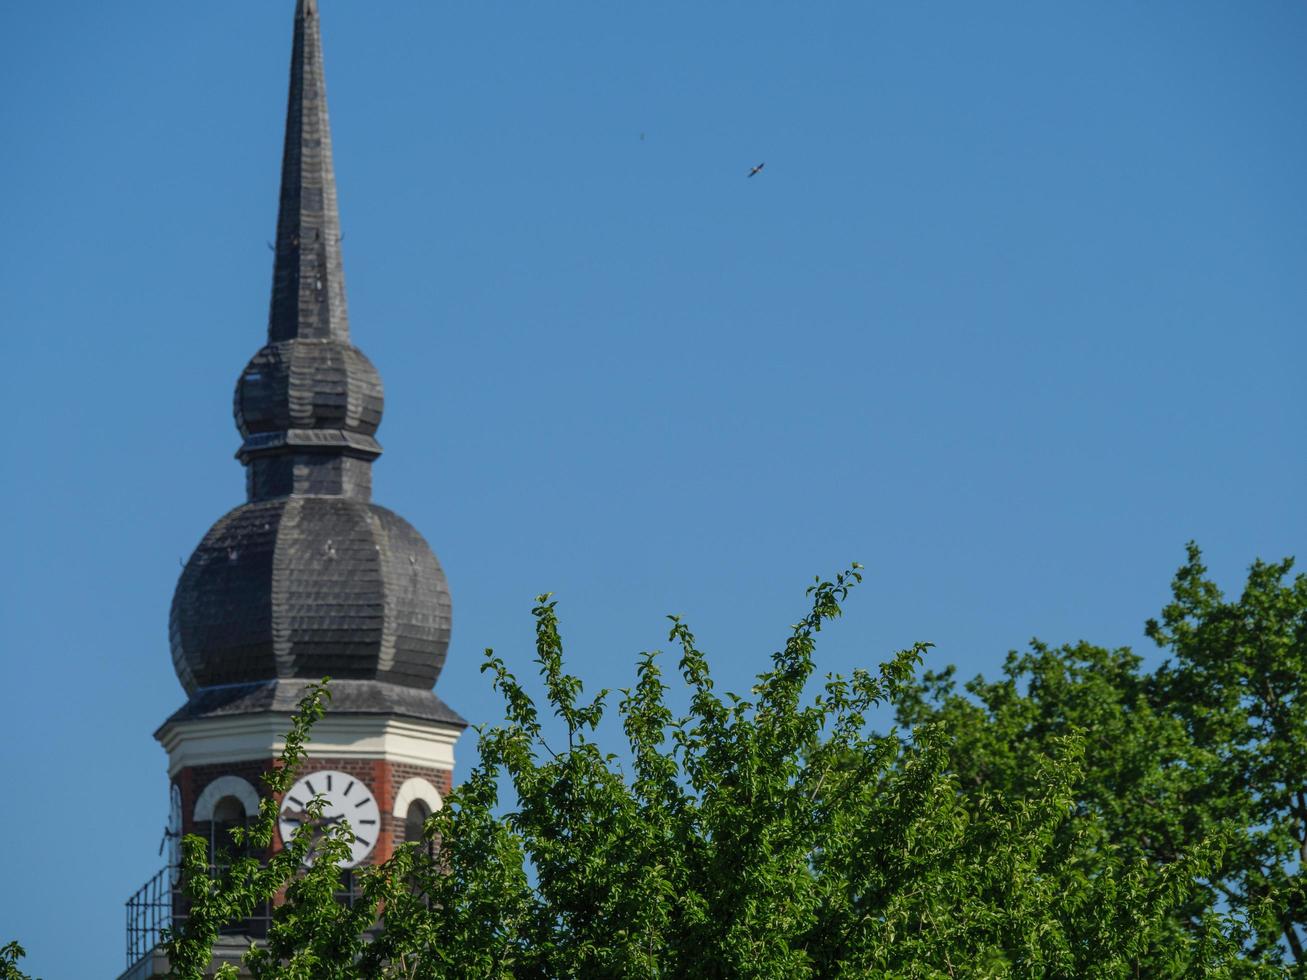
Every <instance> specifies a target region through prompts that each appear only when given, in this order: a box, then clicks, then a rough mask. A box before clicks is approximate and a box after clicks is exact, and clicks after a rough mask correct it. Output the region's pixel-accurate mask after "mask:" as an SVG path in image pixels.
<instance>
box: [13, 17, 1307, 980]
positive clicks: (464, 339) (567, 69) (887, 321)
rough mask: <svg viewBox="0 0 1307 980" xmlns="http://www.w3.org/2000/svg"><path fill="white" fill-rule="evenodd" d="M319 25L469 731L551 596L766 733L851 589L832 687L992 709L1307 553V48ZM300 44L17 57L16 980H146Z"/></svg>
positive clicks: (1173, 38)
mask: <svg viewBox="0 0 1307 980" xmlns="http://www.w3.org/2000/svg"><path fill="white" fill-rule="evenodd" d="M321 8H322V17H323V31H324V41H325V46H326V56H327V69H328V78H329V91H330V97H331V109H332V118H333V128H334V136H335V143H336V166H337V176H338V179H339V182H340V201H341V209H342V224H343V228H344V233H345V242H344V252H345V263H346V274H347V283H348V288H349V296H350V310H351V319H352V326H353V332H354V340H355V343H357V344H358V345H359V346H360V347H361V348H362V349H363V350H364V351H365V352H366V353H367V354H368V355H369V356H370V357H371V359H372V360H373V361H374V362H375V363H376V365H377V366H378V368H379V369H380V371H381V374H382V377H383V379H384V380H385V383H386V390H387V407H386V417H385V420H384V422H383V424H382V428H381V431H380V433H379V436H380V439H381V441H382V443H383V445H384V446H385V447H386V454H385V455H384V456H383V457H382V458H381V460H380V461H379V462H378V464H377V466H376V487H375V499H376V500H377V501H378V502H379V503H382V504H384V505H386V506H389V507H391V508H392V509H394V510H396V511H398V512H399V513H400V514H402V515H404V516H405V517H406V518H407V519H409V520H410V521H411V522H412V523H413V524H414V525H415V526H417V527H418V528H419V529H420V530H421V531H422V532H423V533H424V534H425V535H426V536H427V538H428V540H429V541H430V542H431V544H432V546H433V547H434V548H435V550H436V553H437V554H438V555H439V556H440V558H441V560H442V561H443V563H444V565H445V568H446V571H447V573H448V575H449V579H450V583H451V587H452V591H453V595H454V642H453V646H452V648H451V653H450V658H449V663H448V666H447V667H446V669H445V672H444V674H443V676H442V678H441V681H440V684H439V687H438V690H439V691H440V692H441V694H442V695H443V696H444V697H445V699H446V700H448V701H449V702H450V703H451V704H452V705H454V706H455V707H456V708H457V709H458V710H460V711H461V712H462V713H463V714H464V715H466V716H467V717H468V718H469V719H472V720H473V721H477V722H481V721H493V720H495V719H496V718H497V717H498V707H497V705H496V703H495V700H494V698H493V696H492V694H491V692H490V691H489V689H488V686H487V684H486V682H485V680H484V678H482V677H481V676H480V674H479V673H478V669H477V668H478V665H479V662H480V655H481V650H482V649H483V648H484V647H486V646H493V647H495V648H496V650H497V651H499V652H500V653H502V654H503V655H505V656H506V657H507V658H508V659H509V661H510V663H512V664H514V665H516V666H517V667H518V668H519V669H520V670H521V671H522V672H523V673H526V672H529V666H528V662H529V658H530V652H531V651H530V640H531V627H530V618H529V610H530V606H531V601H532V598H533V596H534V595H535V594H536V593H538V592H543V591H553V592H555V593H556V594H557V595H558V596H559V598H560V599H561V603H562V605H561V607H560V610H561V614H562V617H563V626H564V629H565V631H566V636H567V638H568V639H569V641H570V646H569V656H570V657H571V659H572V662H573V664H574V666H575V668H576V670H577V671H578V672H579V673H581V674H582V676H583V677H585V678H586V680H587V682H588V683H591V684H593V685H595V686H610V687H611V686H620V685H622V684H625V683H627V682H628V681H629V679H630V678H631V676H632V664H633V663H634V660H635V658H636V656H637V654H638V653H639V651H641V650H644V649H650V648H657V647H662V646H663V645H664V644H665V638H666V627H665V620H664V619H663V618H662V617H663V616H664V615H665V614H667V613H671V612H676V613H682V614H684V615H685V616H686V617H687V619H688V620H689V622H690V623H691V624H692V626H693V627H694V628H695V630H696V632H697V633H698V635H699V637H700V639H701V641H702V643H703V646H704V647H705V649H707V650H708V651H709V653H710V655H711V656H712V660H713V663H714V665H715V667H716V670H717V672H718V675H719V677H720V678H721V683H722V684H723V685H725V686H726V687H728V688H731V687H733V688H736V689H742V688H746V687H747V686H748V683H749V678H750V676H751V675H752V674H753V673H754V672H755V671H756V670H758V669H760V668H761V667H762V666H763V665H764V663H765V659H766V656H767V654H768V653H770V651H772V650H773V649H775V648H776V647H777V646H778V645H779V644H780V643H781V642H782V641H783V638H784V634H785V630H786V627H787V626H788V624H789V623H791V622H793V621H794V620H795V619H797V618H798V616H799V615H800V612H801V610H802V608H803V595H802V590H803V587H804V586H805V585H806V583H807V582H808V581H809V580H810V579H811V576H813V575H815V574H818V573H830V572H833V571H835V570H837V569H838V568H840V567H843V566H844V565H845V564H847V563H848V562H849V561H852V560H858V561H861V562H863V563H864V564H865V565H866V566H867V569H868V579H867V582H866V584H865V585H864V586H863V588H862V589H861V590H860V591H859V592H858V593H856V594H855V597H854V598H853V599H852V600H851V602H850V606H849V616H848V617H847V619H846V620H845V622H843V623H842V624H841V625H840V626H839V627H838V629H836V630H835V631H833V632H831V633H829V634H825V633H824V634H823V646H822V647H821V652H820V657H821V662H822V667H823V668H828V669H831V670H848V669H850V668H851V667H852V666H854V665H857V664H869V663H874V662H877V661H878V660H880V659H881V658H883V657H884V656H886V655H888V654H889V653H891V652H892V651H894V650H896V649H898V648H900V647H903V646H907V645H909V644H910V643H912V642H913V641H915V640H918V639H921V640H930V641H933V642H935V643H936V644H937V647H936V650H935V651H934V658H933V663H936V664H944V663H957V664H959V665H960V666H961V669H962V672H963V673H964V674H966V675H970V674H972V673H975V672H977V671H982V670H984V671H993V670H994V668H995V667H996V665H997V664H998V663H999V662H1001V659H1002V656H1003V654H1004V653H1005V652H1006V651H1007V650H1008V649H1010V648H1013V647H1019V646H1021V645H1023V644H1024V643H1025V642H1026V641H1027V640H1028V639H1029V638H1030V637H1032V636H1039V637H1040V638H1042V639H1045V640H1048V641H1050V642H1063V641H1071V640H1076V639H1081V638H1084V639H1088V640H1091V641H1094V642H1097V643H1101V644H1104V645H1118V644H1131V645H1134V646H1136V647H1137V648H1138V649H1140V650H1144V651H1147V650H1148V649H1149V645H1148V643H1147V641H1146V640H1144V638H1143V636H1142V624H1143V621H1144V620H1145V619H1146V618H1147V617H1148V616H1149V615H1152V614H1155V613H1156V612H1157V610H1158V609H1159V608H1160V606H1161V604H1162V603H1163V602H1164V600H1165V598H1166V595H1167V589H1168V582H1169V579H1170V576H1171V574H1172V573H1173V571H1174V569H1175V568H1176V566H1177V565H1178V564H1179V563H1180V561H1181V560H1182V559H1183V551H1184V544H1185V542H1186V541H1187V540H1189V539H1191V538H1193V539H1197V540H1198V541H1199V542H1200V544H1201V545H1202V546H1203V547H1204V548H1205V550H1206V553H1207V556H1208V559H1209V563H1210V565H1211V567H1212V569H1213V572H1214V574H1215V575H1216V576H1217V578H1218V579H1219V580H1220V581H1221V582H1222V583H1224V584H1225V585H1226V586H1227V587H1237V585H1238V583H1239V581H1240V578H1241V575H1242V573H1243V570H1244V569H1245V568H1246V566H1247V565H1248V563H1249V562H1251V561H1252V560H1253V559H1254V558H1255V557H1257V556H1262V557H1265V558H1278V557H1281V556H1284V555H1289V554H1295V553H1298V554H1302V553H1303V552H1305V551H1307V509H1305V508H1304V506H1303V488H1304V485H1307V463H1305V462H1304V460H1305V459H1307V453H1304V452H1303V449H1302V431H1303V422H1304V409H1307V396H1305V395H1304V391H1303V383H1302V382H1303V377H1304V363H1305V362H1307V343H1305V342H1304V334H1305V333H1307V330H1305V327H1307V275H1305V274H1304V273H1305V272H1307V194H1304V183H1305V182H1307V177H1305V176H1304V175H1307V116H1304V113H1303V108H1302V107H1303V105H1304V104H1307V59H1304V58H1303V57H1302V51H1303V50H1304V49H1307V7H1305V6H1304V5H1302V4H1300V3H1290V2H1288V0H1278V2H1277V0H1266V2H1260V0H1259V2H1256V3H1249V4H1232V3H1228V2H1225V0H1208V2H1204V0H1171V2H1161V0H1159V2H1150V3H1147V4H1144V3H1137V2H1124V0H1122V2H1111V3H1098V4H1048V3H1042V2H1035V0H1030V2H1006V0H1004V2H993V3H986V4H974V3H962V2H951V3H943V2H941V3H929V4H926V3H916V2H907V0H898V2H892V3H891V2H875V3H852V2H830V3H821V4H813V3H806V4H799V3H792V4H779V3H770V2H754V3H747V4H746V3H725V2H723V3H715V4H702V3H680V2H667V3H660V4H656V5H652V4H646V5H639V6H637V5H633V4H600V3H593V2H586V3H581V2H578V3H571V4H525V3H520V4H509V3H494V2H492V3H471V2H456V3H442V4H432V3H426V2H419V0H387V2H375V3H366V4H364V3H358V2H355V3H346V2H344V0H321ZM292 9H293V3H292V2H291V0H277V2H268V0H260V2H254V0H239V2H230V3H224V4H178V3H174V2H168V3H165V2H163V0H135V2H133V3H131V4H104V3H93V2H89V0H65V2H60V3H57V4H55V3H42V4H8V5H5V6H4V8H3V10H0V121H2V122H3V127H4V132H5V133H6V134H7V135H6V139H5V140H4V147H3V149H2V150H0V186H3V187H4V188H5V193H4V194H3V196H2V197H0V229H2V231H0V297H2V298H3V302H4V316H5V319H6V321H7V327H6V329H5V330H4V331H3V336H2V338H0V344H2V345H3V347H0V356H3V362H4V363H5V365H6V366H7V368H8V370H7V374H6V381H5V384H4V385H3V386H0V411H3V416H4V418H5V419H6V420H7V423H8V432H9V437H10V443H9V445H10V451H9V452H8V453H7V454H6V456H5V459H4V463H3V464H2V465H3V480H2V482H0V497H2V499H3V504H4V506H3V510H2V511H0V513H3V521H4V523H3V526H2V527H0V532H2V533H3V540H4V542H5V546H6V551H7V555H8V560H7V561H5V562H3V563H0V576H2V581H0V603H2V607H0V612H2V614H3V621H4V624H5V628H4V631H3V651H2V653H3V675H2V676H3V683H2V685H0V771H3V772H4V774H5V777H6V784H7V787H8V789H7V792H6V804H5V806H4V807H0V841H3V847H2V848H0V862H2V864H3V867H4V879H5V882H6V886H7V887H5V888H4V889H0V943H3V942H4V941H6V940H7V939H9V938H11V937H14V938H19V939H21V940H22V941H23V942H24V943H25V944H26V945H27V946H28V947H29V950H30V954H31V955H30V959H29V960H28V964H29V966H30V968H31V969H32V970H33V971H35V972H36V973H38V974H42V975H45V976H47V977H50V978H60V977H89V976H112V975H114V974H115V973H116V971H118V970H120V969H121V968H122V963H123V924H122V923H123V911H122V902H123V901H124V899H125V898H126V897H127V895H128V894H129V893H130V892H131V891H133V890H134V889H135V888H136V887H137V886H138V885H140V884H141V883H142V882H144V881H145V879H146V878H148V877H149V876H150V875H151V874H152V873H153V872H154V871H155V870H156V869H157V867H158V866H159V865H160V859H159V858H158V857H157V855H156V848H157V846H158V843H159V836H160V830H161V828H162V825H163V822H164V818H165V815H166V809H167V778H166V771H165V757H164V753H163V751H162V750H161V749H160V748H159V746H158V745H157V744H155V743H154V741H153V740H152V738H151V733H152V732H153V730H154V729H155V728H156V727H157V726H158V725H159V724H160V723H161V722H162V721H163V719H164V718H165V717H166V716H167V715H168V714H169V713H170V712H171V711H172V710H174V709H175V708H176V707H177V706H178V705H180V703H181V702H182V692H181V689H180V686H179V685H178V683H177V681H176V679H175V677H174V675H173V672H172V667H171V662H170V658H169V653H168V637H167V611H168V603H169V601H170V598H171V595H172V589H173V586H174V584H175V581H176V576H177V574H178V571H179V560H180V559H183V558H184V557H185V556H187V555H188V554H189V553H190V551H191V549H193V548H194V546H195V545H196V544H197V543H198V541H199V539H200V537H201V536H202V535H203V533H204V532H205V530H206V529H207V528H208V527H209V526H210V524H212V523H213V522H214V521H215V520H216V519H217V518H218V517H219V516H221V515H222V514H223V513H224V512H226V511H227V510H228V509H230V508H231V507H233V506H235V505H236V504H238V503H240V502H241V500H242V499H243V477H242V473H241V470H240V467H239V465H238V464H237V463H236V462H235V461H234V460H233V458H232V453H233V452H234V451H235V449H236V446H237V445H238V441H239V440H238V438H237V435H236V432H235V429H234V427H233V424H232V421H231V414H230V404H231V391H232V387H233V384H234V382H235V379H236V377H237V375H238V373H239V372H240V370H241V368H242V367H243V366H244V364H245V362H246V361H247V360H248V358H249V357H250V356H251V355H252V354H253V353H254V351H255V350H256V349H257V348H258V347H259V346H260V345H261V343H262V337H263V331H264V329H265V325H266V316H267V302H268V292H269V287H270V275H271V255H270V253H269V251H268V249H267V246H266V244H265V243H266V242H267V241H268V240H269V239H270V238H271V237H272V235H273V226H274V222H275V218H276V214H275V209H276V194H277V168H278V165H279V162H280V160H279V157H280V139H281V127H282V123H283V119H282V114H283V109H284V101H285V82H286V79H285V75H286V65H287V60H288V58H289V40H290V26H291V12H292ZM762 161H765V162H766V169H765V170H764V171H763V173H762V174H760V175H759V176H757V177H755V178H753V179H747V178H746V177H745V174H746V173H747V172H748V170H749V168H750V167H751V166H753V165H754V164H757V163H759V162H762ZM461 751H462V754H463V757H464V758H467V757H469V755H470V754H471V745H470V744H469V741H468V740H465V741H464V743H463V745H462V749H461ZM74 924H75V925H74ZM70 929H75V932H76V941H70Z"/></svg>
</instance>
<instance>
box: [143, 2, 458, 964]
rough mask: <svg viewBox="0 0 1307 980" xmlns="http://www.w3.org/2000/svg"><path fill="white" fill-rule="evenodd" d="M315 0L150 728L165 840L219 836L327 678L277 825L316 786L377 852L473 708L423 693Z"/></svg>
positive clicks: (433, 667)
mask: <svg viewBox="0 0 1307 980" xmlns="http://www.w3.org/2000/svg"><path fill="white" fill-rule="evenodd" d="M317 8H318V4H317V2H316V0H298V3H297V6H296V10H295V28H294V44H293V54H292V57H291V66H290V99H289V104H288V107H287V112H286V138H285V147H284V151H283V156H282V174H281V197H280V213H279V216H278V219H277V234H276V242H275V246H274V250H275V258H274V262H273V281H272V300H271V305H270V310H269V317H268V330H267V343H266V344H265V345H264V346H263V347H261V348H260V349H259V350H258V351H257V352H256V353H255V354H254V356H253V358H251V360H250V362H249V363H248V364H247V365H246V367H245V369H244V370H243V371H242V372H241V374H240V377H239V379H238V381H237V382H236V392H235V400H234V414H235V421H236V427H237V429H238V430H239V432H240V436H241V439H242V440H243V441H242V442H241V445H240V448H239V450H238V451H237V453H236V457H237V459H238V460H239V461H240V463H241V465H243V466H244V468H245V486H246V502H245V503H243V504H241V505H240V506H238V507H236V508H235V509H234V510H232V511H230V512H229V513H228V514H226V515H225V516H224V517H222V518H220V519H219V520H218V522H217V523H216V524H214V525H213V527H212V528H211V529H210V530H209V532H208V533H207V534H206V535H205V536H204V538H203V540H202V541H201V542H200V544H199V546H198V547H197V548H196V549H195V552H194V554H192V555H191V558H190V560H189V561H188V562H187V563H186V566H185V569H184V571H183V572H182V574H181V578H180V580H179V581H178V583H177V589H176V593H175V594H174V596H173V602H172V612H171V617H170V623H169V635H170V640H171V646H172V661H173V667H174V668H175V669H176V672H177V677H178V679H179V680H180V681H181V685H182V687H183V688H184V689H185V693H186V697H187V700H186V703H185V704H183V705H182V706H181V707H180V708H179V709H178V710H177V711H176V712H174V713H173V714H172V715H171V717H169V718H168V719H167V721H165V722H164V723H163V725H162V726H161V727H160V728H159V729H158V731H157V732H156V733H155V737H156V738H157V739H158V740H159V742H160V743H162V745H163V747H164V749H165V750H166V751H167V753H168V776H169V780H170V783H171V786H170V791H171V803H172V812H171V822H172V826H171V827H170V839H171V840H174V841H175V840H176V839H177V838H176V835H178V834H199V835H200V836H203V837H206V838H209V839H210V840H212V841H214V843H215V845H216V847H215V852H216V851H218V850H221V849H222V848H224V847H229V846H230V837H229V836H228V835H227V833H226V831H227V830H228V829H229V828H230V827H231V826H232V825H234V824H237V823H241V822H244V821H245V820H247V819H249V818H251V817H253V816H254V814H255V812H256V810H257V807H258V802H259V798H260V796H261V795H263V794H264V793H265V792H266V790H265V788H264V786H263V784H262V781H261V780H260V778H259V777H260V775H261V773H263V772H264V771H265V770H266V769H268V768H270V767H271V766H272V763H273V760H274V759H275V758H276V757H277V755H278V753H279V752H280V751H281V749H282V745H283V743H282V739H283V736H284V735H285V733H286V731H287V729H288V726H289V719H290V715H291V713H292V712H293V711H294V709H295V706H296V704H297V703H298V701H299V699H300V697H301V696H302V695H303V693H304V691H305V689H306V688H307V687H308V686H309V685H310V684H312V683H313V682H315V681H318V680H320V679H321V678H322V677H324V676H330V677H331V678H332V681H331V686H330V690H331V695H332V697H331V701H330V702H329V704H328V712H327V715H326V717H325V718H324V719H323V720H321V721H320V722H318V724H317V725H316V726H315V727H314V729H313V732H312V736H311V737H312V741H311V743H310V744H309V746H308V755H307V758H306V761H305V763H304V765H303V766H302V768H301V769H300V771H299V774H298V775H299V777H300V779H299V782H298V783H297V784H296V786H295V787H294V788H292V789H291V790H290V792H288V793H287V794H286V798H285V799H283V800H280V801H278V803H279V806H280V812H281V822H280V832H281V834H283V835H285V834H289V833H290V832H292V831H293V829H294V827H295V826H296V825H297V822H298V820H299V819H300V818H301V816H302V812H303V806H304V804H305V803H307V802H308V800H310V799H312V798H313V797H314V796H315V795H318V794H321V795H323V796H325V797H326V800H327V806H326V809H325V811H324V819H326V820H328V821H330V820H332V819H333V818H337V817H340V818H342V819H344V818H347V819H349V820H350V823H351V826H352V829H353V830H354V832H355V834H356V836H357V843H356V845H355V847H354V850H353V853H352V855H351V859H350V861H349V862H348V864H350V865H357V864H365V863H376V862H380V861H383V860H385V859H386V858H387V857H388V856H389V855H390V854H391V853H392V851H393V850H394V848H395V847H396V846H397V845H398V844H400V843H402V842H403V841H404V840H406V839H408V838H411V837H413V836H414V835H415V834H417V833H419V832H420V828H421V824H422V821H423V820H424V819H425V817H426V816H427V815H429V814H430V813H431V811H433V810H435V809H437V808H438V807H439V806H440V805H441V800H442V798H443V796H444V794H446V793H447V792H448V791H449V787H450V783H451V778H452V773H453V767H454V743H455V741H456V740H457V739H458V736H459V735H460V733H461V732H462V730H463V729H464V728H465V727H466V723H465V722H464V721H463V720H462V719H461V718H460V717H459V716H458V715H457V714H456V713H455V712H453V711H452V710H451V709H450V708H449V707H447V706H446V705H445V703H444V702H443V701H442V700H441V699H440V698H439V697H438V696H437V695H436V693H435V691H434V690H433V688H434V686H435V684H436V679H437V677H438V676H439V674H440V670H441V667H442V665H443V664H444V660H445V654H446V650H447V648H448V646H449V636H450V597H449V590H448V587H447V584H446V581H445V574H444V572H443V571H442V569H441V567H440V564H439V562H438V561H437V560H436V556H435V555H434V554H433V553H432V551H431V548H430V547H429V546H428V545H427V543H426V541H425V540H424V539H423V538H422V536H421V535H420V534H419V533H418V532H417V531H416V530H415V529H414V528H413V527H412V526H411V525H410V524H409V523H408V522H407V521H405V520H404V519H403V518H402V517H400V516H399V515H397V514H395V513H393V512H392V511H389V510H387V509H386V508H384V507H381V506H379V505H378V504H375V503H373V502H372V464H373V462H374V461H375V460H376V459H377V457H378V456H380V455H381V446H380V445H379V444H378V442H377V439H376V433H377V428H378V426H379V425H380V423H381V415H382V407H383V394H382V384H381V378H380V376H379V374H378V373H377V369H376V368H375V367H374V366H373V365H372V362H371V361H369V360H368V358H367V357H366V356H364V354H363V352H362V351H360V350H359V349H358V348H357V347H355V346H354V345H353V343H352V342H351V338H350V326H349V317H348V313H347V310H346V303H345V278H344V270H343V265H342V260H341V233H340V219H339V213H338V210H337V203H336V179H335V174H334V171H333V167H332V155H331V133H330V129H329V123H328V117H327V97H326V85H325V79H324V76H323V59H322V40H321V34H320V31H319V25H318V9H317ZM344 815H347V817H346V816H344ZM279 844H280V841H278V846H279ZM161 874H162V873H161ZM165 877H167V876H166V875H165ZM169 905H172V901H171V899H170V900H169ZM171 912H172V914H173V915H181V914H184V910H183V909H181V908H180V906H173V907H172V909H171ZM128 914H129V950H128V954H129V955H128V958H129V965H130V964H131V963H132V962H134V961H133V952H135V953H136V954H138V955H144V954H145V953H146V952H148V949H149V946H151V945H153V944H152V942H149V936H148V935H145V936H143V937H142V939H143V942H138V944H137V945H138V948H137V949H136V950H133V949H131V948H130V947H131V935H130V933H131V921H130V919H131V914H132V908H131V903H129V909H128ZM260 929H261V926H260V923H259V922H257V921H251V922H250V923H247V924H246V925H245V927H244V928H243V933H244V935H246V936H251V935H253V936H257V935H258V934H259V932H260ZM147 943H148V945H146V944H147ZM142 945H144V948H140V947H141V946H142ZM147 958H148V957H147ZM129 972H132V971H129ZM141 975H148V974H141Z"/></svg>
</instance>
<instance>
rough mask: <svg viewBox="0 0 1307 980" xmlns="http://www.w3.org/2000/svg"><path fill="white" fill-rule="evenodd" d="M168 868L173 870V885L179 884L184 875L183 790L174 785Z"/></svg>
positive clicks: (171, 798)
mask: <svg viewBox="0 0 1307 980" xmlns="http://www.w3.org/2000/svg"><path fill="white" fill-rule="evenodd" d="M167 836H168V867H169V868H171V869H172V883H173V884H174V885H175V884H177V882H178V880H179V879H180V878H181V874H182V790H181V787H180V786H178V785H177V784H176V783H173V784H172V792H171V794H170V805H169V807H168V830H167Z"/></svg>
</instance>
